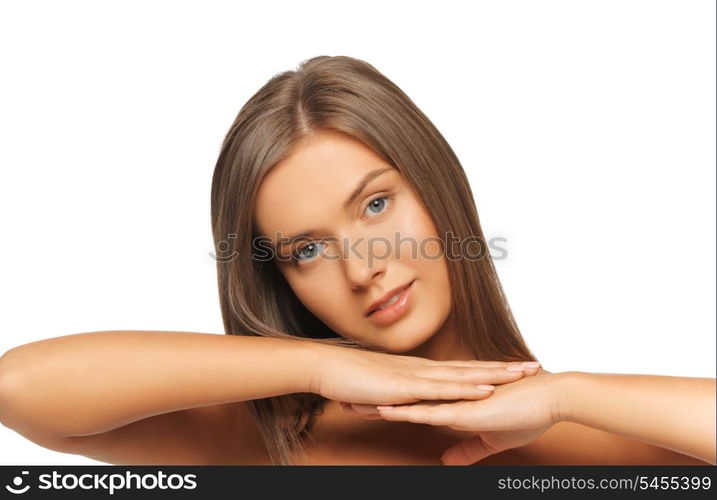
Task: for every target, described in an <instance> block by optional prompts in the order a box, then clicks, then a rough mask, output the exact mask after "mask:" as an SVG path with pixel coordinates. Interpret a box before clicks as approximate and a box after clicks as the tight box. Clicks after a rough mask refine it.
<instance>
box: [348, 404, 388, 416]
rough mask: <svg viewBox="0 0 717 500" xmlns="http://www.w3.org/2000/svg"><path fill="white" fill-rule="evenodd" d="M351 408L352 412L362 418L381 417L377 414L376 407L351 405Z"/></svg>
mask: <svg viewBox="0 0 717 500" xmlns="http://www.w3.org/2000/svg"><path fill="white" fill-rule="evenodd" d="M351 408H352V409H353V411H355V412H356V413H358V414H359V415H361V416H362V417H365V416H377V417H379V418H380V417H381V415H379V413H378V410H376V405H367V404H359V403H351Z"/></svg>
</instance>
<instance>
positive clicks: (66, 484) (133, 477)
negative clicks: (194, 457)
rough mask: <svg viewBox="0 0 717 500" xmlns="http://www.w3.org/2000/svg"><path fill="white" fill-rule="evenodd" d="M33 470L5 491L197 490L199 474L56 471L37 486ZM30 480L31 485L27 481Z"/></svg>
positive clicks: (23, 472)
mask: <svg viewBox="0 0 717 500" xmlns="http://www.w3.org/2000/svg"><path fill="white" fill-rule="evenodd" d="M29 475H30V471H26V470H24V471H22V472H21V473H20V475H18V476H15V477H14V478H12V481H11V484H6V485H5V490H6V491H8V492H10V493H13V494H15V495H23V494H25V493H27V492H31V491H32V490H33V489H34V488H36V489H39V490H76V489H78V488H79V489H81V490H93V491H105V492H109V494H110V495H113V494H114V492H115V491H116V490H157V489H159V490H194V489H196V488H197V481H196V479H197V476H196V474H184V475H181V474H170V475H167V474H165V473H164V472H162V471H159V472H157V473H156V474H141V475H140V474H135V473H132V472H130V471H125V473H124V474H117V473H113V474H80V475H77V474H61V473H59V472H57V471H56V470H53V471H52V474H40V475H39V476H38V477H37V483H38V484H37V485H34V486H33V485H30V484H29ZM26 480H27V483H26V482H25V481H26Z"/></svg>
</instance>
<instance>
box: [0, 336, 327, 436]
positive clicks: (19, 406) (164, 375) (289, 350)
mask: <svg viewBox="0 0 717 500" xmlns="http://www.w3.org/2000/svg"><path fill="white" fill-rule="evenodd" d="M307 344H308V342H306V341H300V340H283V339H273V338H263V337H245V336H231V335H217V334H204V333H190V332H157V331H108V332H93V333H81V334H76V335H67V336H63V337H56V338H51V339H47V340H42V341H38V342H32V343H29V344H25V345H22V346H19V347H16V348H14V349H11V350H10V351H8V352H7V353H6V354H5V355H4V356H3V357H2V358H0V422H2V423H3V425H5V426H6V427H10V428H12V429H15V430H18V431H21V430H23V429H27V430H33V431H36V432H47V433H53V434H56V435H62V436H81V435H88V434H96V433H99V432H104V431H107V430H110V429H114V428H116V427H120V426H122V425H125V424H128V423H130V422H134V421H136V420H140V419H143V418H146V417H150V416H153V415H157V414H160V413H168V412H171V411H175V410H181V409H186V408H193V407H198V406H207V405H213V404H221V403H227V402H232V401H244V400H250V399H258V398H265V397H270V396H277V395H282V394H289V393H293V392H308V391H309V384H310V380H309V378H308V377H309V376H310V369H311V366H312V364H313V363H312V361H313V360H312V359H311V352H310V349H309V346H308V345H307Z"/></svg>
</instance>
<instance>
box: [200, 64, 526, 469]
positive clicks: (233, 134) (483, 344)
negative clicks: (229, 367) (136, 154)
mask: <svg viewBox="0 0 717 500" xmlns="http://www.w3.org/2000/svg"><path fill="white" fill-rule="evenodd" d="M317 131H332V132H340V133H344V134H348V135H349V136H351V137H352V138H354V139H356V140H359V141H361V142H362V143H363V144H364V145H366V146H367V147H369V148H371V149H373V150H374V151H375V152H376V153H378V154H379V155H380V156H381V157H382V158H383V159H384V160H385V161H386V162H387V163H389V164H390V165H392V166H394V167H395V168H397V169H398V171H399V172H400V173H401V174H402V175H403V176H404V177H405V179H406V180H407V181H408V182H409V183H410V184H411V185H412V186H413V188H414V189H415V191H416V193H417V194H418V195H419V196H420V198H421V199H422V201H423V203H424V204H425V206H426V207H427V209H428V212H429V213H430V215H431V216H432V218H433V222H434V225H435V227H436V229H437V231H438V234H439V235H445V234H447V233H450V234H452V235H453V236H454V237H458V238H461V239H465V238H473V239H474V240H477V241H482V242H484V241H485V239H484V237H483V232H482V230H481V227H480V222H479V220H478V213H477V211H476V206H475V202H474V200H473V195H472V193H471V189H470V186H469V184H468V179H467V177H466V175H465V172H464V171H463V168H462V166H461V164H460V162H459V161H458V158H457V157H456V155H455V153H454V152H453V150H452V149H451V147H450V146H449V145H448V143H447V142H446V140H445V139H444V138H443V136H442V135H441V134H440V132H439V131H438V130H437V129H436V127H435V126H434V125H433V124H432V123H431V121H430V120H429V119H428V118H427V117H426V116H425V115H424V114H423V113H422V112H421V111H420V110H419V109H418V107H417V106H416V105H415V104H414V103H413V102H412V101H411V99H409V98H408V96H406V94H404V93H403V91H401V89H399V88H398V87H397V86H396V85H395V84H394V83H393V82H391V81H390V80H389V79H388V78H386V77H385V76H384V75H383V74H381V73H380V72H379V71H378V70H376V69H375V68H374V67H373V66H372V65H370V64H368V63H366V62H364V61H361V60H358V59H354V58H351V57H345V56H335V57H329V56H319V57H314V58H311V59H308V60H306V61H303V62H302V63H301V64H300V65H299V67H298V68H297V70H296V71H285V72H282V73H279V74H276V75H275V76H273V77H272V78H271V79H270V80H269V81H268V82H267V83H266V84H264V85H263V86H262V87H261V88H260V89H259V90H258V91H257V92H256V93H255V94H254V95H253V96H252V97H251V98H250V99H249V100H248V101H247V103H246V104H245V105H244V106H243V107H242V109H241V110H240V111H239V114H238V115H237V117H236V119H235V120H234V123H232V125H231V128H230V129H229V132H228V133H227V135H226V137H225V138H224V142H223V144H222V147H221V151H220V154H219V158H218V160H217V163H216V167H215V170H214V175H213V178H212V190H211V219H212V232H213V237H214V244H215V247H216V248H217V249H220V248H225V247H226V246H227V245H231V250H232V252H231V258H226V259H219V258H218V259H217V274H218V284H219V298H220V305H221V312H222V318H223V322H224V330H225V333H226V334H228V335H255V336H266V337H278V338H291V339H296V338H311V339H316V341H317V342H323V343H329V344H334V345H342V346H347V347H353V348H358V349H367V350H375V349H373V348H371V347H370V346H364V345H360V344H358V343H356V342H354V341H351V340H349V339H345V338H342V337H341V336H339V335H338V334H337V333H336V332H334V331H332V330H331V329H329V328H328V327H327V326H326V325H325V324H324V323H322V322H321V321H320V320H319V319H318V318H316V317H315V316H314V315H313V314H312V313H311V312H309V311H308V309H306V308H305V307H304V306H303V305H302V304H301V302H300V301H299V300H298V299H297V297H296V296H295V295H294V293H293V291H292V290H291V288H290V287H289V285H288V283H287V282H286V281H285V280H284V278H283V276H282V274H281V272H280V271H279V270H278V269H277V267H276V265H275V263H273V262H270V261H262V260H258V259H254V258H252V241H253V240H254V238H255V237H256V236H258V235H257V232H256V228H255V224H254V205H255V199H256V193H257V190H258V188H259V185H260V183H261V181H262V179H263V178H264V176H265V175H266V174H267V172H268V171H269V170H271V168H273V167H274V166H275V165H276V164H278V163H279V162H281V161H282V160H283V159H284V158H286V157H287V156H289V155H290V154H291V152H292V149H293V148H294V147H295V145H296V144H297V143H298V141H299V140H301V139H302V138H304V137H306V136H307V135H309V134H312V133H315V132H317ZM447 264H448V270H449V278H450V283H451V290H452V299H453V300H452V307H453V311H452V313H453V315H454V317H455V320H456V327H457V329H458V332H459V335H460V339H461V342H463V344H464V345H467V346H469V347H470V348H471V349H472V351H473V353H474V354H475V357H476V359H484V360H502V361H516V360H535V356H534V355H533V354H532V353H531V352H530V350H529V349H528V347H527V346H526V344H525V342H524V341H523V338H522V336H521V334H520V331H519V330H518V327H517V325H516V323H515V320H514V319H513V315H512V313H511V311H510V308H509V306H508V303H507V301H506V298H505V296H504V293H503V289H502V287H501V285H500V281H499V280H498V276H497V274H496V271H495V267H494V265H493V261H492V260H491V258H490V255H487V254H486V255H485V257H484V258H480V259H448V260H447ZM324 402H325V400H324V398H323V397H321V396H320V395H317V394H312V393H297V394H287V395H283V396H277V397H271V398H265V399H258V400H251V401H247V402H246V403H247V405H248V406H249V409H250V411H251V414H252V416H253V418H254V420H255V422H256V423H257V425H258V427H259V429H260V430H261V432H262V435H263V437H264V440H265V444H266V446H267V449H268V451H269V454H270V456H271V459H272V461H273V463H281V464H292V463H294V459H293V457H295V456H296V453H299V452H300V451H301V449H302V440H303V438H304V437H305V436H308V433H309V431H310V430H311V428H312V425H313V423H314V421H315V417H316V416H317V415H318V414H319V413H320V412H321V408H322V406H323V403H324Z"/></svg>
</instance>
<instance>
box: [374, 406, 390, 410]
mask: <svg viewBox="0 0 717 500" xmlns="http://www.w3.org/2000/svg"><path fill="white" fill-rule="evenodd" d="M376 409H377V410H393V406H377V407H376Z"/></svg>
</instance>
